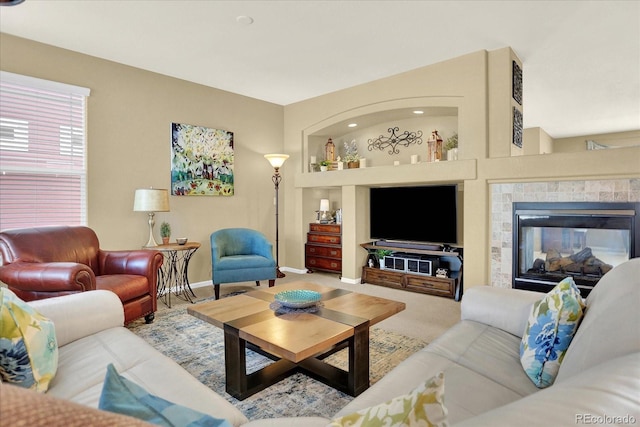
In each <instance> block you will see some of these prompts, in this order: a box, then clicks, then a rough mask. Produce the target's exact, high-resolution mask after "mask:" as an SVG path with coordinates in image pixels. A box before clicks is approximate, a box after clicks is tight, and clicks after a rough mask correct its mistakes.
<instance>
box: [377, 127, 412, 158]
mask: <svg viewBox="0 0 640 427" xmlns="http://www.w3.org/2000/svg"><path fill="white" fill-rule="evenodd" d="M399 131H400V128H399V127H397V126H396V127H392V128H389V129H388V130H387V132H389V133H390V134H391V135H389V136H383V135H380V136H379V137H377V138H376V139H370V140H369V141H368V142H369V146H368V149H369V151H373V150H386V149H387V148H389V154H400V150H398V145H400V146H403V147H409V146H411V145H413V144H422V131H421V130H418V131H415V132H409V131H407V130H406V131H404V132H403V133H401V134H399V133H398V132H399Z"/></svg>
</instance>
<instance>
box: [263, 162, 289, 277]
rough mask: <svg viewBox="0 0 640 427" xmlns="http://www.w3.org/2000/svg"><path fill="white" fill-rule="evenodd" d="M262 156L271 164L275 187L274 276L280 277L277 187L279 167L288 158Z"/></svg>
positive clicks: (280, 177) (278, 184)
mask: <svg viewBox="0 0 640 427" xmlns="http://www.w3.org/2000/svg"><path fill="white" fill-rule="evenodd" d="M264 158H265V159H267V160H269V163H271V166H273V169H274V173H273V177H271V180H272V181H273V184H274V185H275V188H276V277H278V278H282V277H284V276H285V275H284V273H283V272H281V271H280V260H279V257H280V248H279V247H278V227H279V221H278V187H279V186H280V181H282V175H280V167H281V166H282V164H283V163H284V161H285V160H287V159H288V158H289V155H288V154H265V155H264Z"/></svg>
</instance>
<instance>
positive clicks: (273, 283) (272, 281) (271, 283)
mask: <svg viewBox="0 0 640 427" xmlns="http://www.w3.org/2000/svg"><path fill="white" fill-rule="evenodd" d="M275 284H276V279H271V280H269V287H270V288H273V286H274V285H275Z"/></svg>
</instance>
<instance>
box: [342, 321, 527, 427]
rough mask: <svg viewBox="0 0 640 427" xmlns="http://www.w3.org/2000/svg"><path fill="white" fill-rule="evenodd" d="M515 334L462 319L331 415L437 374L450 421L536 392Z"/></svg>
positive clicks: (399, 392)
mask: <svg viewBox="0 0 640 427" xmlns="http://www.w3.org/2000/svg"><path fill="white" fill-rule="evenodd" d="M519 346H520V337H517V336H514V335H511V334H509V333H508V332H505V331H503V330H500V329H497V328H492V327H490V326H487V325H484V324H482V323H479V322H473V321H469V320H464V321H462V322H460V323H458V324H456V325H454V326H453V327H452V328H450V329H449V330H448V331H447V332H446V333H445V334H443V335H441V336H440V337H438V338H437V339H436V340H434V341H433V342H432V343H431V344H429V345H428V346H427V347H425V348H424V349H423V350H421V351H419V352H417V353H414V354H412V355H411V356H410V357H408V358H407V359H406V360H405V361H404V362H402V363H401V364H399V365H398V366H396V367H395V368H394V369H393V370H392V371H391V372H390V373H389V374H387V375H385V376H384V377H383V378H381V379H380V380H379V381H378V382H377V383H376V384H374V385H373V386H372V387H370V388H369V389H367V390H365V391H364V392H363V393H362V394H361V395H359V396H358V397H357V398H356V399H354V400H353V401H352V402H350V403H349V404H347V405H346V406H345V407H344V408H342V409H341V410H340V411H339V412H338V413H337V414H336V415H335V416H336V417H338V416H342V415H346V414H350V413H352V412H355V411H358V410H360V409H363V408H367V407H370V406H374V405H377V404H379V403H382V402H386V401H388V400H390V399H392V398H394V397H395V396H400V395H403V394H406V393H409V392H410V391H411V390H413V389H414V388H415V387H417V386H418V385H419V384H420V383H421V382H422V381H423V380H424V379H425V378H430V377H432V376H434V375H436V374H437V373H438V372H444V375H445V377H446V379H447V380H446V381H447V384H446V399H445V404H446V406H447V410H448V420H449V422H450V423H451V424H452V425H455V424H456V423H457V422H460V421H462V420H464V419H467V418H471V417H474V416H475V415H478V414H482V413H484V412H487V411H489V410H492V409H494V408H496V407H497V406H502V405H506V404H508V403H511V402H513V401H515V400H518V399H521V398H522V397H524V396H527V395H529V394H531V393H535V392H537V391H539V389H538V388H537V387H536V386H535V385H533V383H532V382H531V380H529V377H527V375H526V374H525V373H524V370H523V369H522V366H521V365H520V357H519V353H518V350H519Z"/></svg>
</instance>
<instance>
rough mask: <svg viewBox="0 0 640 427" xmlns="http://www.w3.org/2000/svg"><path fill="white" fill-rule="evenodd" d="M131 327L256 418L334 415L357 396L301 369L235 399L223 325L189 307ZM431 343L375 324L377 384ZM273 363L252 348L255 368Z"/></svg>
mask: <svg viewBox="0 0 640 427" xmlns="http://www.w3.org/2000/svg"><path fill="white" fill-rule="evenodd" d="M129 329H131V331H132V332H134V333H136V334H137V335H139V336H140V337H142V338H143V339H145V340H146V341H147V342H148V343H149V344H151V345H152V346H153V347H155V348H156V349H158V350H159V351H160V352H162V353H163V354H165V355H166V356H168V357H170V358H171V359H173V360H174V361H176V362H177V363H179V364H180V365H181V366H182V367H183V368H185V369H186V370H187V371H188V372H189V373H191V375H193V376H194V377H196V378H197V379H198V380H199V381H200V382H202V383H203V384H205V385H206V386H208V387H209V388H211V389H212V390H213V391H215V392H216V393H218V394H219V395H221V396H223V397H224V398H226V399H227V400H228V401H229V402H231V403H232V404H233V405H234V406H235V407H236V408H238V409H239V410H240V411H242V412H243V413H244V414H245V415H246V416H247V418H249V419H250V420H255V419H261V418H276V417H294V416H323V417H327V418H331V417H332V416H333V415H334V414H335V413H336V412H338V411H339V410H340V409H342V407H343V406H345V405H346V404H347V403H349V402H350V401H351V400H352V399H353V397H351V396H349V395H347V394H345V393H342V392H339V391H337V390H335V389H333V388H331V387H329V386H327V385H325V384H323V383H321V382H319V381H316V380H314V379H312V378H309V377H307V376H306V375H304V374H300V373H298V374H294V375H292V376H290V377H288V378H286V379H284V380H282V381H280V382H279V383H277V384H274V385H273V386H271V387H269V388H267V389H266V390H263V391H261V392H258V393H256V394H254V395H253V396H250V397H248V398H247V399H245V400H242V401H240V400H237V399H235V398H234V397H232V396H230V395H229V394H227V393H226V391H225V373H224V335H223V332H222V330H221V329H219V328H217V327H215V326H213V325H211V324H209V323H207V322H204V321H202V320H199V319H197V318H195V317H193V316H191V315H189V314H187V311H186V308H184V306H182V307H175V308H172V309H169V310H162V311H159V312H158V313H156V318H155V321H154V322H153V323H152V324H150V325H147V324H145V323H142V322H135V323H133V324H131V325H129ZM426 345H427V343H426V342H424V341H422V340H419V339H415V338H409V337H406V336H403V335H400V334H397V333H395V332H389V331H385V330H382V329H379V328H375V327H373V328H371V332H370V360H371V362H370V364H371V366H370V378H371V383H372V384H373V383H375V382H376V381H378V380H379V379H380V378H382V377H383V376H384V375H385V374H386V373H388V372H389V371H390V370H391V369H393V367H395V366H396V365H397V364H398V363H400V362H401V361H402V360H404V359H406V358H407V357H408V356H410V355H411V354H413V353H415V352H416V351H418V350H420V349H422V348H423V347H425V346H426ZM325 360H326V361H327V362H329V363H331V364H332V365H334V366H338V367H340V368H346V366H347V351H346V350H342V351H340V352H337V353H336V354H333V355H331V356H330V357H328V358H327V359H325ZM269 363H273V362H272V361H271V360H270V359H268V358H266V357H264V356H262V355H260V354H258V353H255V352H253V351H251V350H247V371H248V372H254V371H256V370H258V369H260V368H262V367H263V366H266V365H268V364H269Z"/></svg>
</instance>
